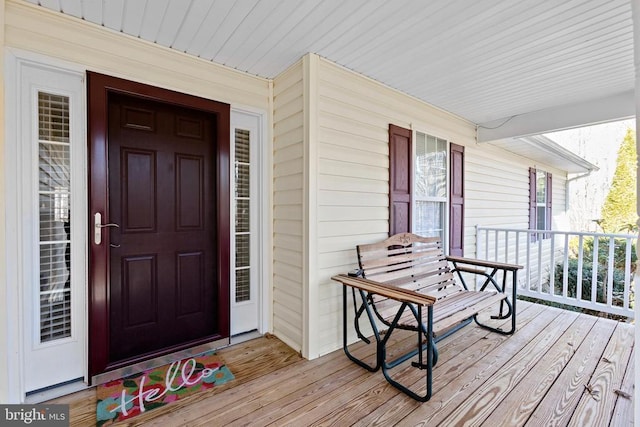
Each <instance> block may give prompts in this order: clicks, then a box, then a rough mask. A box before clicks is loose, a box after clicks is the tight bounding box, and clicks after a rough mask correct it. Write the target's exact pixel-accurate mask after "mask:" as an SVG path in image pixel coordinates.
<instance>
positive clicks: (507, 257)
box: [504, 230, 509, 264]
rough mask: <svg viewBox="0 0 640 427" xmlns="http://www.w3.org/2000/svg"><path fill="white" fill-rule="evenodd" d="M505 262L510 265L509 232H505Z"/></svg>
mask: <svg viewBox="0 0 640 427" xmlns="http://www.w3.org/2000/svg"><path fill="white" fill-rule="evenodd" d="M504 262H505V263H506V264H508V263H509V230H507V231H505V232H504Z"/></svg>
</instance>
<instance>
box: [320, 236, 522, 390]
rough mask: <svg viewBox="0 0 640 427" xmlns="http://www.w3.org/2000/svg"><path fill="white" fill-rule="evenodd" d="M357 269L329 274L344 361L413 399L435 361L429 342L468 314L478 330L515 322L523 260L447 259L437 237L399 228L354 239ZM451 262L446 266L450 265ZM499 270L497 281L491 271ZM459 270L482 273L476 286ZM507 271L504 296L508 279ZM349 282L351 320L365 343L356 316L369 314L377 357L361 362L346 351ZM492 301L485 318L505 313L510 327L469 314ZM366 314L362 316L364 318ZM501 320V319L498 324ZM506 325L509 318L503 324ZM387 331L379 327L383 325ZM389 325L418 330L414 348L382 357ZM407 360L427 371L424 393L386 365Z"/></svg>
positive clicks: (390, 331)
mask: <svg viewBox="0 0 640 427" xmlns="http://www.w3.org/2000/svg"><path fill="white" fill-rule="evenodd" d="M357 250H358V262H359V265H360V269H359V270H357V271H356V272H351V273H349V274H340V275H337V276H334V277H332V279H333V280H336V281H338V282H341V283H342V285H343V348H344V351H345V354H346V355H347V357H349V359H351V360H352V361H354V362H355V363H357V364H358V365H360V366H362V367H363V368H365V369H367V370H369V371H371V372H374V371H377V370H378V369H380V368H382V372H383V374H384V376H385V378H386V379H387V380H388V381H389V383H391V384H392V385H393V386H395V387H397V388H398V389H400V390H401V391H403V392H404V393H406V394H408V395H409V396H411V397H412V398H414V399H416V400H419V401H422V402H424V401H427V400H429V398H430V397H431V384H432V370H433V366H434V365H435V364H436V363H437V360H438V352H437V347H436V343H437V342H438V341H439V340H440V339H442V338H444V337H445V336H448V335H449V334H451V333H452V332H455V331H456V330H458V329H459V328H460V327H462V326H464V325H466V324H468V323H469V322H471V321H472V320H475V321H476V323H477V324H478V325H480V326H481V327H483V328H486V329H489V330H491V331H494V332H497V333H500V334H512V333H513V332H514V331H515V328H516V288H517V286H516V285H517V271H518V270H519V269H521V268H522V266H519V265H514V264H505V263H495V262H488V261H481V260H474V259H468V258H462V257H447V256H445V255H444V253H443V249H442V242H441V241H440V239H439V238H427V237H420V236H417V235H415V234H410V233H402V234H397V235H395V236H392V237H390V238H388V239H386V240H384V241H383V242H380V243H374V244H368V245H359V246H358V247H357ZM451 267H453V268H451ZM499 272H502V281H501V283H498V280H499V277H497V275H498V274H499ZM463 273H467V274H472V275H474V276H473V277H477V276H478V275H479V276H481V277H482V278H483V283H482V285H480V286H479V289H478V290H471V289H469V287H468V286H467V284H466V283H465V280H464V275H463ZM507 273H511V278H512V280H513V281H512V285H511V295H510V297H508V295H507V294H508V292H507V286H506V285H507V278H508V274H507ZM348 288H350V289H351V294H352V297H353V308H354V319H353V324H354V327H355V331H356V333H357V336H358V338H360V339H361V340H362V341H364V342H366V343H367V344H369V343H370V342H371V341H370V340H369V339H368V338H367V337H366V336H365V335H364V333H363V332H362V329H361V325H360V320H361V319H363V318H364V319H365V321H367V320H368V325H369V326H370V327H371V329H372V330H373V337H374V339H375V344H376V361H375V363H373V364H371V363H367V362H365V361H364V360H361V359H358V358H357V357H355V356H354V355H353V354H351V353H350V352H349V348H348V342H347V341H348V340H347V324H348V319H347V317H348V315H347V311H348V303H347V301H348ZM492 306H495V307H496V308H497V310H498V314H497V315H495V316H491V318H492V319H498V320H499V319H502V320H504V319H508V318H510V320H511V322H510V327H509V328H508V329H507V330H503V329H502V328H500V327H496V326H491V325H487V324H483V323H480V322H479V321H478V319H477V317H476V315H477V314H478V313H479V312H480V311H482V310H484V309H487V308H489V307H492ZM365 315H366V317H365ZM502 323H504V322H502ZM507 323H508V322H507ZM384 328H386V329H387V330H386V331H385V332H383V329H384ZM396 329H405V330H410V331H415V332H417V338H418V339H417V342H416V346H415V347H412V348H411V349H410V350H409V351H407V352H405V353H403V354H402V355H401V356H399V357H397V358H396V359H394V360H392V361H387V355H386V354H387V345H388V344H389V340H390V338H391V336H392V335H393V332H394V331H395V330H396ZM416 355H417V361H413V362H412V363H411V365H412V366H414V367H416V368H419V369H424V370H426V382H427V387H426V393H425V394H418V393H417V392H415V391H413V390H411V389H409V388H408V387H406V386H405V385H403V384H401V383H399V382H398V381H396V380H395V379H393V378H392V377H391V374H390V370H391V369H392V368H394V367H396V366H398V365H400V364H401V363H403V362H405V361H407V360H409V359H412V358H414V357H415V356H416Z"/></svg>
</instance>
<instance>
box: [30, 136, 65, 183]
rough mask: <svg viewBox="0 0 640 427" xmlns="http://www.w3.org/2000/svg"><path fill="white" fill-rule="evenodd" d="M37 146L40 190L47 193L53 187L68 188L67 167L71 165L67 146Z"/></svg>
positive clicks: (41, 144)
mask: <svg viewBox="0 0 640 427" xmlns="http://www.w3.org/2000/svg"><path fill="white" fill-rule="evenodd" d="M39 145H40V147H39V150H38V151H39V153H38V157H39V164H40V166H39V169H40V171H39V179H40V190H41V191H48V190H50V189H52V188H54V187H59V188H60V187H61V188H69V183H70V176H69V172H70V171H69V165H70V164H71V162H70V158H69V144H53V143H51V144H48V143H45V142H40V144H39Z"/></svg>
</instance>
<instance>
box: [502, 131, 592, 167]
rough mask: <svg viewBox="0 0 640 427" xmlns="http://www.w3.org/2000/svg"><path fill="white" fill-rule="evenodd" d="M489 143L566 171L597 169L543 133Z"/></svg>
mask: <svg viewBox="0 0 640 427" xmlns="http://www.w3.org/2000/svg"><path fill="white" fill-rule="evenodd" d="M491 145H495V146H496V147H500V148H502V149H503V150H507V151H509V152H511V153H513V154H517V155H519V156H522V157H526V158H528V159H531V160H533V161H534V162H539V163H540V164H544V165H548V166H552V167H554V168H556V169H560V170H563V171H566V172H568V173H588V172H593V171H597V170H598V169H599V168H598V167H597V166H596V165H594V164H593V163H590V162H588V161H587V160H585V159H583V158H582V157H580V156H578V155H577V154H575V153H573V152H571V151H569V150H567V149H566V148H564V147H562V146H561V145H559V144H558V143H556V142H554V141H553V140H551V139H549V138H547V137H546V136H543V135H535V136H526V137H522V138H506V139H502V140H499V141H493V142H491Z"/></svg>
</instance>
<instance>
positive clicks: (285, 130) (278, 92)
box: [273, 61, 305, 351]
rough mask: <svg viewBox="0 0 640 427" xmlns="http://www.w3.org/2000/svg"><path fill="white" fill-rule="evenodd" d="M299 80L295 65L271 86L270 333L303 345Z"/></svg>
mask: <svg viewBox="0 0 640 427" xmlns="http://www.w3.org/2000/svg"><path fill="white" fill-rule="evenodd" d="M303 92H304V76H303V63H302V61H298V62H297V63H296V64H294V65H293V66H291V67H290V68H289V69H288V70H287V71H285V72H284V73H282V74H280V75H279V76H278V77H276V78H275V79H274V82H273V110H274V111H273V333H274V334H275V335H276V336H277V337H278V338H280V339H281V340H283V341H284V342H286V343H287V344H288V345H289V346H291V347H292V348H294V349H296V350H298V351H300V350H302V343H303V285H304V283H305V281H304V280H303V268H304V263H303V253H304V251H303V247H304V238H305V235H304V233H303V225H304V215H303V213H304V210H303V201H304V189H303V183H304V141H305V137H304V112H303V110H304V96H303Z"/></svg>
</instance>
